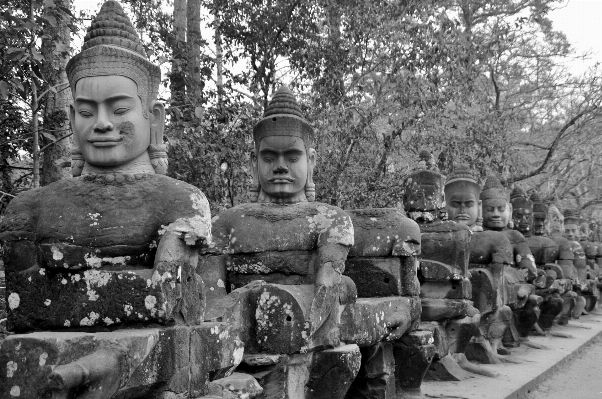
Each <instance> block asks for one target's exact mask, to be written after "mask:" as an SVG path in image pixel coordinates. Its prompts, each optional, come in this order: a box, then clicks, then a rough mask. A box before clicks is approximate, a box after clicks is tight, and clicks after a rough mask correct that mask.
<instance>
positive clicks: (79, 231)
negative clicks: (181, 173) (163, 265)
mask: <svg viewBox="0 0 602 399" xmlns="http://www.w3.org/2000/svg"><path fill="white" fill-rule="evenodd" d="M180 218H193V219H196V222H197V223H199V224H203V225H207V224H208V223H209V206H208V203H207V200H206V198H205V196H204V195H203V193H202V192H201V191H199V190H198V189H197V188H195V187H193V186H191V185H189V184H186V183H183V182H180V181H177V180H174V179H172V178H169V177H166V176H163V175H150V174H149V175H144V174H139V175H117V176H115V175H107V176H105V175H86V176H83V177H79V178H74V179H67V180H61V181H59V182H57V183H54V184H51V185H49V186H46V187H42V188H40V189H37V190H31V191H29V192H27V193H25V194H23V195H22V196H19V197H18V198H17V199H15V200H14V201H13V202H12V203H11V206H10V207H9V208H8V209H7V212H6V217H5V218H4V220H3V222H2V225H0V239H2V240H4V241H5V242H11V244H12V245H11V246H12V247H13V248H14V249H16V250H18V248H19V247H20V246H21V242H20V241H19V240H20V239H27V240H29V241H32V242H34V243H35V248H36V250H37V253H38V263H39V266H40V267H49V268H58V269H63V270H64V269H87V268H103V269H109V270H120V269H121V268H124V267H126V266H127V267H126V268H128V269H130V268H136V267H149V268H150V267H152V264H153V263H152V262H153V258H154V252H155V250H156V246H157V244H158V240H159V238H160V234H161V233H162V229H164V228H165V227H166V226H167V225H168V224H170V223H173V222H175V221H176V220H178V219H180ZM23 255H24V254H21V255H20V256H16V257H14V258H12V259H13V261H12V262H9V263H8V265H7V269H8V270H25V269H27V268H29V267H31V266H32V262H35V258H34V254H29V255H30V256H23Z"/></svg>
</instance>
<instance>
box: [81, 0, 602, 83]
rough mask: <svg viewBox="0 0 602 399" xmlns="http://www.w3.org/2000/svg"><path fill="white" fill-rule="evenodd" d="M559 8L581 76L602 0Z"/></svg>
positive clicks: (594, 42)
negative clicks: (581, 58)
mask: <svg viewBox="0 0 602 399" xmlns="http://www.w3.org/2000/svg"><path fill="white" fill-rule="evenodd" d="M102 2H103V1H102V0H74V1H73V4H74V6H75V9H76V10H81V9H88V10H92V12H93V13H94V12H95V10H98V9H99V8H100V4H102ZM559 4H560V6H559V8H558V9H556V10H554V11H552V12H551V13H550V18H551V19H552V21H553V23H554V28H555V29H557V30H560V31H562V32H564V33H565V34H566V36H567V38H568V39H569V41H570V42H571V43H572V44H573V45H574V47H575V50H576V51H577V53H578V54H582V53H585V52H588V51H589V52H591V53H592V54H591V60H588V61H586V62H583V61H582V60H578V61H575V62H574V63H571V68H573V69H574V71H573V72H575V73H580V72H583V71H585V69H586V68H587V67H589V66H591V65H593V64H594V63H595V62H600V63H602V0H559Z"/></svg>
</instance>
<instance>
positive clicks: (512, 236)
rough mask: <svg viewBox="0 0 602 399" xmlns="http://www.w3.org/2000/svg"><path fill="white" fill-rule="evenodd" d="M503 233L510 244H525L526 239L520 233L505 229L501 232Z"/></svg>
mask: <svg viewBox="0 0 602 399" xmlns="http://www.w3.org/2000/svg"><path fill="white" fill-rule="evenodd" d="M503 232H504V233H505V234H506V236H507V237H508V239H509V240H510V242H511V243H512V244H518V243H521V242H527V239H526V238H525V236H524V235H523V234H522V233H521V232H520V231H517V230H511V229H505V230H503Z"/></svg>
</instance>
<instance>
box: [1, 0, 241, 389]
mask: <svg viewBox="0 0 602 399" xmlns="http://www.w3.org/2000/svg"><path fill="white" fill-rule="evenodd" d="M67 74H68V77H69V83H70V86H71V90H72V93H73V97H74V103H73V105H72V107H71V125H72V129H73V132H74V142H75V143H76V145H77V146H78V149H77V150H76V151H75V152H74V154H75V156H74V175H76V176H77V177H74V178H72V179H66V180H61V181H58V182H55V183H52V184H50V185H48V186H45V187H41V188H37V189H34V190H30V191H27V192H25V193H23V194H21V195H19V196H18V197H17V198H15V199H14V200H13V201H12V202H11V204H10V206H9V207H8V208H7V210H6V214H5V217H4V218H3V220H2V223H1V224H0V241H1V242H2V245H3V248H4V251H3V252H4V262H5V264H6V290H7V297H8V308H9V312H8V329H9V330H11V331H12V332H15V333H16V334H12V335H10V336H9V337H7V339H5V340H4V341H3V342H1V344H0V345H1V346H0V362H1V363H2V364H14V369H11V372H9V373H0V398H9V397H14V396H20V397H37V395H38V394H40V392H42V393H43V392H46V393H52V395H54V396H53V397H74V398H112V397H115V395H120V396H119V397H128V398H139V397H148V395H150V394H151V393H153V395H154V394H157V395H158V392H157V391H156V390H157V387H158V386H161V387H163V388H162V389H161V390H164V389H168V390H169V391H171V392H173V393H174V394H181V395H188V394H192V392H195V393H196V394H199V395H200V394H203V392H205V390H206V386H207V383H208V381H209V378H210V376H211V377H212V378H219V376H220V373H221V372H222V371H224V370H230V369H231V368H232V367H233V366H234V365H236V364H237V362H236V356H235V354H237V353H239V352H241V351H242V347H241V343H240V342H239V341H238V342H237V341H236V340H235V338H236V337H231V338H226V339H222V342H220V340H219V339H217V338H216V336H215V337H214V336H213V335H212V334H211V333H210V332H211V331H212V330H211V328H213V331H217V332H218V333H224V334H227V333H228V326H226V325H224V324H219V325H212V326H207V325H204V326H202V325H201V322H202V320H203V315H204V311H205V301H204V296H205V295H204V293H203V291H202V282H201V280H200V278H199V273H198V270H197V258H198V248H202V247H203V246H205V245H206V244H207V243H208V241H209V237H210V213H209V204H208V202H207V200H206V198H205V196H204V195H203V193H202V192H201V191H199V190H198V189H197V188H195V187H193V186H191V185H189V184H186V183H184V182H181V181H177V180H174V179H172V178H169V177H167V176H165V175H164V173H165V170H166V166H167V162H166V157H165V152H164V149H163V147H162V146H163V144H162V141H163V137H162V136H163V124H164V117H165V113H164V108H163V105H162V104H161V103H159V102H157V101H156V96H157V92H158V87H159V83H160V70H159V67H158V66H156V65H153V64H152V63H150V62H149V61H148V59H147V57H146V54H145V52H144V49H143V48H142V45H141V43H140V40H139V38H138V35H137V33H136V31H135V29H134V27H133V26H132V24H131V23H130V21H129V19H128V18H127V16H126V15H125V14H124V12H123V9H122V8H121V6H120V5H119V4H118V3H117V2H115V1H111V0H109V1H106V2H105V3H104V4H103V5H102V8H101V10H100V12H99V13H98V15H97V16H96V18H95V19H94V21H93V22H92V25H91V27H90V28H89V29H88V33H87V35H86V37H85V38H84V45H83V48H82V51H81V52H80V53H78V54H77V55H76V56H74V57H73V58H72V59H71V60H70V61H69V63H68V65H67ZM124 326H126V327H128V328H127V329H124V328H122V327H124ZM32 330H41V331H36V332H33V333H31V334H19V333H21V332H26V331H32ZM47 330H53V331H52V332H51V331H47ZM59 330H60V331H59ZM63 330H64V332H61V331H63ZM192 335H194V337H192ZM191 345H195V346H196V347H197V348H199V350H201V349H200V348H201V347H202V346H208V347H209V348H211V349H210V350H207V351H205V352H204V353H202V354H201V353H197V352H195V351H194V350H193V349H192V347H191ZM237 351H238V352H237ZM182 353H185V354H186V358H183V357H182ZM159 356H160V357H161V358H162V359H163V360H162V362H161V366H160V367H161V371H160V372H158V371H156V370H158V368H159V366H158V364H157V362H155V361H154V360H153V359H157V358H158V357H159ZM190 356H193V358H191V357H190ZM201 368H202V369H203V370H204V371H203V372H199V373H196V374H194V376H193V379H194V381H192V380H191V377H190V375H191V374H190V373H191V371H192V370H193V369H195V370H200V369H201ZM153 390H155V391H153ZM157 397H159V396H157ZM161 397H162V396H161Z"/></svg>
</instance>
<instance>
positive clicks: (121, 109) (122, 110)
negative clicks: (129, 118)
mask: <svg viewBox="0 0 602 399" xmlns="http://www.w3.org/2000/svg"><path fill="white" fill-rule="evenodd" d="M129 110H130V109H129V108H126V107H119V108H117V109H116V110H115V115H123V114H125V113H127V112H128V111H129Z"/></svg>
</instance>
